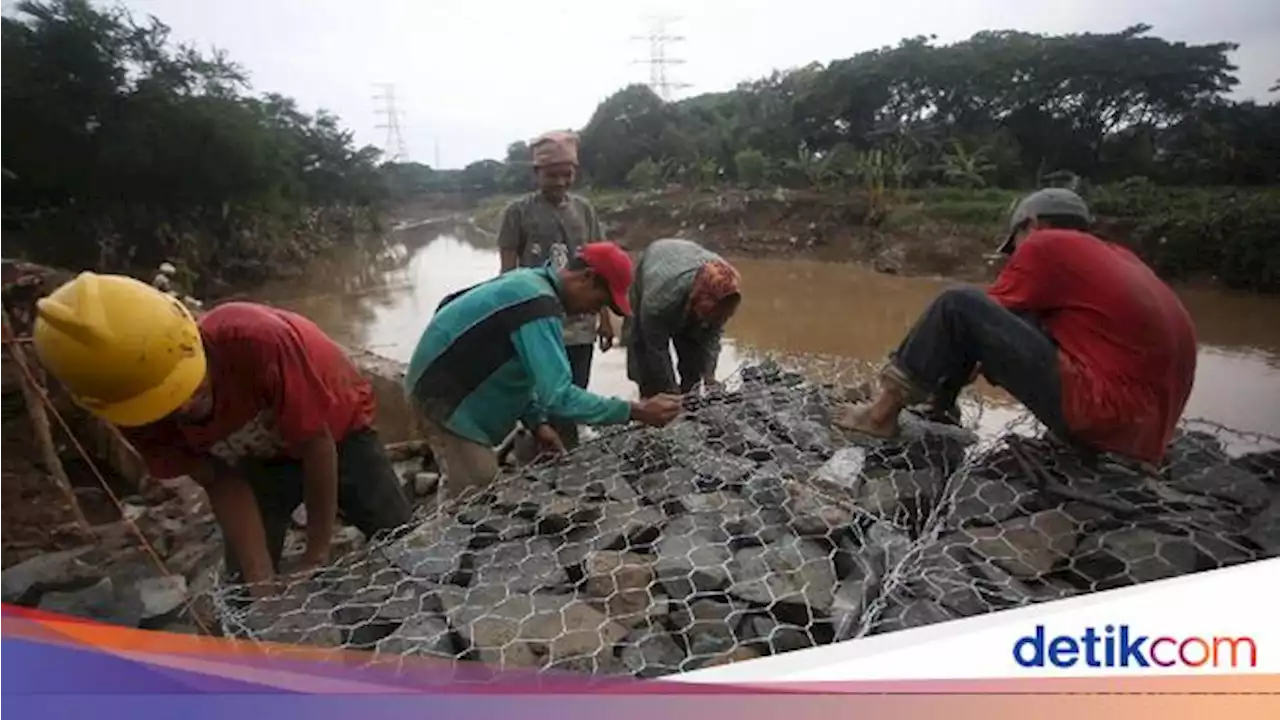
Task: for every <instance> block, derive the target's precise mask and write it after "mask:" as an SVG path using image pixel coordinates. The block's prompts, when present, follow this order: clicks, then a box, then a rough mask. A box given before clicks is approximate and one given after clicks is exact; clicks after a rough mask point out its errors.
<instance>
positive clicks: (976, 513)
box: [946, 473, 1036, 528]
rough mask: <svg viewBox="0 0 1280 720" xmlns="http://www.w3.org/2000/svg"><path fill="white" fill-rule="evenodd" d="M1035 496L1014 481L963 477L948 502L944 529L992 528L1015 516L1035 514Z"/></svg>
mask: <svg viewBox="0 0 1280 720" xmlns="http://www.w3.org/2000/svg"><path fill="white" fill-rule="evenodd" d="M1035 497H1036V493H1035V491H1034V490H1032V489H1031V488H1029V487H1027V486H1026V485H1024V484H1023V483H1022V482H1021V481H1017V480H1004V479H1000V480H997V479H992V478H986V477H983V476H981V475H979V474H976V473H975V474H972V475H965V476H962V477H961V479H960V484H959V487H958V488H957V489H956V491H955V493H954V495H952V496H951V498H950V503H951V505H950V509H949V512H947V515H946V523H947V526H948V527H953V528H955V527H964V526H965V525H969V524H971V523H977V524H982V525H994V524H996V523H999V522H1003V521H1004V520H1007V519H1009V518H1011V517H1013V516H1015V515H1025V514H1027V513H1030V512H1034V511H1035V509H1036V508H1035V504H1034V501H1035Z"/></svg>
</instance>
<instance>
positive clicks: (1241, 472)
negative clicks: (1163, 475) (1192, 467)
mask: <svg viewBox="0 0 1280 720" xmlns="http://www.w3.org/2000/svg"><path fill="white" fill-rule="evenodd" d="M1171 484H1172V485H1173V486H1174V487H1177V488H1179V489H1182V490H1186V491H1187V492H1193V493H1199V494H1202V495H1209V496H1212V497H1216V498H1221V499H1223V500H1229V501H1231V502H1233V503H1236V504H1238V505H1240V506H1241V508H1243V509H1244V510H1245V512H1250V513H1252V512H1257V511H1258V510H1261V509H1262V508H1264V507H1266V506H1267V504H1268V503H1269V502H1270V501H1271V488H1269V487H1267V484H1266V483H1265V482H1263V481H1262V478H1260V477H1258V476H1257V475H1254V474H1253V473H1251V472H1249V471H1248V470H1245V469H1243V468H1239V467H1235V466H1232V465H1216V466H1213V467H1208V468H1204V469H1201V470H1198V471H1195V472H1188V473H1184V474H1182V475H1177V476H1174V479H1173V480H1172V482H1171Z"/></svg>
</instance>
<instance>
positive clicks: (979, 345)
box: [838, 188, 1196, 469]
mask: <svg viewBox="0 0 1280 720" xmlns="http://www.w3.org/2000/svg"><path fill="white" fill-rule="evenodd" d="M1091 222H1092V219H1091V215H1090V212H1089V208H1088V207H1087V206H1086V205H1085V203H1084V200H1082V199H1081V198H1080V197H1079V196H1078V195H1076V194H1075V193H1073V192H1071V191H1069V190H1065V189H1061V188H1050V189H1046V190H1040V191H1038V192H1035V193H1033V194H1031V195H1029V196H1027V197H1026V198H1024V199H1023V200H1022V201H1021V202H1019V203H1018V205H1017V206H1016V207H1015V208H1014V210H1013V215H1012V217H1011V219H1010V229H1009V236H1008V238H1007V239H1006V240H1005V242H1004V243H1003V244H1002V245H1001V246H1000V252H1002V253H1005V254H1008V255H1009V256H1010V257H1009V259H1008V262H1007V264H1006V265H1005V267H1004V268H1003V269H1002V270H1001V271H1000V274H999V276H998V277H997V278H996V281H995V283H994V284H993V285H992V286H991V288H990V289H989V290H988V291H987V292H986V293H985V294H984V293H983V292H981V291H980V290H976V289H972V288H955V289H950V290H947V291H945V292H943V293H942V294H941V295H940V296H939V297H938V298H937V299H936V300H934V302H933V303H932V304H931V305H930V306H929V307H928V309H926V310H925V311H924V314H923V315H922V316H921V317H920V319H919V320H918V321H917V323H916V325H915V327H914V328H913V329H912V330H911V332H910V333H909V334H908V335H907V337H906V339H905V340H903V342H902V344H901V345H900V346H899V347H898V348H897V350H895V351H894V353H893V354H892V356H891V361H890V363H889V364H888V365H887V366H886V367H885V369H884V371H883V372H882V375H881V383H880V394H879V396H878V397H876V398H875V399H874V401H873V402H871V403H870V404H862V405H856V406H849V407H846V408H843V409H842V410H841V412H840V413H839V415H840V419H839V420H838V423H839V424H840V425H842V426H843V427H846V428H848V429H851V430H856V431H861V432H864V433H866V434H869V435H873V436H880V437H887V436H892V435H894V434H896V433H897V432H898V417H899V412H900V411H901V410H902V409H903V408H904V407H905V406H907V405H910V404H915V403H922V402H925V401H926V400H927V399H929V397H930V396H932V400H933V404H934V405H935V407H938V408H942V409H944V410H945V409H949V408H954V407H955V404H956V398H957V396H958V395H959V393H960V390H961V389H962V388H963V387H964V386H965V385H966V384H968V383H969V382H972V381H973V380H974V379H975V378H976V377H977V374H978V373H979V372H980V373H982V375H983V376H984V377H986V378H987V380H988V381H990V382H991V383H992V384H993V385H996V386H999V387H1003V388H1004V389H1005V390H1007V391H1008V392H1009V393H1010V394H1011V395H1013V396H1014V397H1015V398H1017V399H1018V401H1019V402H1021V403H1022V404H1024V405H1026V406H1027V408H1028V409H1029V410H1031V412H1032V413H1033V414H1035V416H1036V418H1037V419H1039V420H1040V422H1042V423H1044V424H1045V425H1046V426H1047V427H1048V429H1049V431H1050V433H1051V434H1052V435H1053V436H1054V437H1056V438H1057V439H1058V440H1060V441H1063V442H1066V443H1069V444H1071V445H1073V446H1075V447H1078V448H1082V449H1085V450H1087V451H1091V452H1109V453H1114V454H1115V455H1118V456H1121V457H1125V458H1128V459H1130V460H1134V461H1137V462H1139V463H1140V464H1143V465H1144V466H1147V467H1148V469H1150V466H1156V465H1158V464H1159V463H1160V462H1161V460H1162V459H1163V457H1164V453H1165V450H1166V448H1167V447H1168V444H1169V441H1170V440H1171V439H1172V436H1173V432H1174V430H1175V427H1176V425H1177V422H1178V419H1179V417H1180V416H1181V415H1182V411H1183V409H1184V408H1185V407H1186V404H1187V398H1188V397H1189V396H1190V394H1191V387H1192V383H1193V381H1194V379H1195V370H1196V337H1195V329H1194V327H1193V325H1192V322H1191V318H1190V316H1189V315H1188V314H1187V311H1186V309H1185V308H1184V307H1183V306H1182V303H1181V302H1180V301H1179V300H1178V297H1177V296H1176V295H1175V294H1174V293H1173V291H1172V290H1170V289H1169V287H1168V286H1167V285H1165V284H1164V283H1163V282H1162V281H1161V280H1160V279H1159V278H1157V277H1156V275H1155V273H1154V272H1152V271H1151V269H1150V268H1149V267H1147V266H1146V265H1145V264H1144V263H1143V262H1142V261H1141V260H1139V259H1138V257H1137V256H1136V255H1134V254H1133V253H1131V252H1129V251H1128V250H1126V249H1124V248H1122V247H1120V246H1118V245H1114V244H1112V243H1109V242H1106V241H1104V240H1101V239H1099V238H1097V237H1095V236H1094V235H1092V234H1090V232H1089V228H1090V225H1091Z"/></svg>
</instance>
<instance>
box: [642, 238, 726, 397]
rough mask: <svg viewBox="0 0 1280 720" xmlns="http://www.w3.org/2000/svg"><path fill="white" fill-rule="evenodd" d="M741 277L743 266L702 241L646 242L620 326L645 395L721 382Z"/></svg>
mask: <svg viewBox="0 0 1280 720" xmlns="http://www.w3.org/2000/svg"><path fill="white" fill-rule="evenodd" d="M738 285H739V276H738V271H737V270H736V269H735V268H734V267H733V266H732V265H730V264H729V263H728V262H726V261H725V260H724V259H723V258H721V257H720V256H719V255H717V254H715V253H713V252H711V251H710V250H706V249H704V248H703V247H702V246H700V245H698V244H697V243H694V242H690V241H688V240H680V239H674V238H669V239H663V240H656V241H654V242H653V243H651V244H650V245H649V247H648V248H646V249H645V251H644V254H643V255H642V256H641V257H640V262H639V264H638V266H637V267H636V277H635V282H634V283H633V284H632V286H631V296H630V299H631V307H632V309H633V311H634V312H633V315H632V316H631V317H629V318H627V319H626V320H625V321H624V323H623V326H622V338H623V344H624V345H626V347H627V377H628V378H630V379H631V381H632V382H634V383H636V385H638V386H639V388H640V397H642V398H647V397H652V396H654V395H657V394H660V393H670V394H675V393H680V394H684V393H688V392H690V391H691V390H693V389H694V388H695V387H696V386H697V385H698V383H699V382H702V383H703V384H704V385H705V386H714V385H715V384H716V379H715V374H716V363H717V361H718V360H719V359H720V341H721V339H722V337H723V335H724V326H725V325H726V324H727V323H728V322H729V320H730V319H731V318H732V317H733V314H734V313H735V312H736V311H737V309H738V305H739V304H740V303H741V301H742V295H741V293H740V291H739V288H738ZM673 345H674V346H675V351H676V363H677V368H678V370H679V372H680V377H679V380H678V381H677V379H676V376H675V372H674V371H673V369H672V367H671V348H672V346H673Z"/></svg>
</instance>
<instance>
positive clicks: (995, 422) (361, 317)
mask: <svg viewBox="0 0 1280 720" xmlns="http://www.w3.org/2000/svg"><path fill="white" fill-rule="evenodd" d="M393 240H394V241H395V242H394V244H393V245H392V246H391V248H389V249H387V250H384V251H381V252H379V253H372V252H368V251H361V250H357V249H354V248H351V249H343V250H342V251H339V252H335V253H333V254H331V255H329V256H326V257H322V258H320V259H318V260H315V261H314V262H312V263H311V264H310V265H309V266H308V267H307V268H306V271H305V273H304V274H302V275H301V276H299V277H295V278H290V279H286V280H279V281H275V282H272V283H269V284H267V285H265V286H263V287H261V288H259V289H258V290H256V291H255V292H254V293H253V294H252V295H253V297H254V298H255V299H257V300H262V301H265V302H269V303H272V304H275V305H278V306H280V307H285V308H289V309H291V310H294V311H297V312H300V313H302V314H304V315H306V316H308V317H310V318H311V319H312V320H314V321H315V322H316V323H318V324H319V325H320V326H321V327H322V328H324V329H325V330H326V331H327V332H328V333H330V334H331V335H332V336H333V337H334V338H335V339H336V340H338V341H339V342H342V343H344V344H347V345H350V346H361V347H365V348H367V349H369V350H371V351H373V352H376V353H378V354H380V355H383V356H386V357H389V358H392V359H396V360H401V361H407V360H408V359H409V356H410V354H411V353H412V352H413V348H414V345H415V344H416V343H417V340H418V336H419V334H420V333H421V332H422V330H423V328H424V327H425V326H426V323H427V321H428V319H429V318H430V316H431V313H432V311H433V310H434V309H435V307H436V305H437V304H438V303H439V302H440V300H441V299H442V298H443V297H444V296H445V295H446V294H448V293H450V292H452V291H454V290H457V289H460V288H463V287H466V286H468V285H471V284H474V283H476V282H479V281H481V280H484V279H486V278H489V277H491V276H493V275H494V274H495V273H496V272H497V270H498V256H497V249H496V246H495V245H494V241H493V238H492V237H491V236H488V235H486V234H485V233H483V232H480V231H477V230H474V229H471V228H466V227H464V228H456V227H449V226H443V225H419V226H416V227H412V228H408V229H403V230H398V231H396V232H395V233H393ZM735 264H736V265H737V267H738V268H739V270H740V271H741V272H742V276H743V294H744V301H743V304H742V307H741V309H740V310H739V311H738V314H737V316H736V317H735V318H734V319H733V321H732V322H731V323H730V324H729V327H728V328H727V330H726V336H727V338H726V342H725V347H724V354H723V356H722V358H721V362H720V370H719V374H720V375H722V376H726V375H728V374H731V373H732V372H733V371H734V369H735V368H736V367H738V365H739V363H740V362H742V361H743V359H744V358H745V357H747V356H748V355H751V354H758V353H768V354H786V355H796V356H826V357H836V358H842V359H844V360H842V362H848V363H849V364H850V365H851V366H852V365H853V364H854V363H857V362H868V363H876V362H879V361H880V360H882V359H883V358H884V357H885V355H886V354H887V353H888V352H889V351H890V350H891V349H892V348H893V347H894V346H895V345H896V344H897V343H898V342H899V341H900V340H901V338H902V336H903V334H904V333H905V332H906V331H907V330H908V329H909V328H910V326H911V324H912V322H913V321H914V320H915V318H916V316H917V315H918V314H919V313H920V311H921V310H923V309H924V307H925V306H926V305H927V304H928V302H929V301H930V299H932V298H933V297H934V296H935V295H936V294H937V293H938V292H939V291H940V290H941V289H943V288H945V287H946V286H947V284H948V282H947V281H946V280H941V279H929V278H910V277H901V276H892V275H883V274H879V273H876V272H873V271H871V270H867V269H864V268H861V267H859V266H855V265H849V264H837V263H823V262H816V261H800V260H748V259H735ZM1180 295H1181V296H1182V299H1183V302H1184V303H1185V304H1186V306H1187V309H1188V310H1189V311H1190V312H1191V314H1192V316H1193V317H1194V319H1195V321H1196V327H1197V332H1198V335H1199V339H1200V360H1199V364H1198V369H1197V377H1196V384H1195V390H1194V392H1193V394H1192V397H1191V401H1190V405H1189V407H1188V408H1187V411H1186V417H1188V418H1202V419H1206V420H1211V421H1215V422H1218V423H1222V424H1224V425H1227V426H1230V427H1232V428H1235V429H1237V430H1243V431H1248V432H1255V433H1263V434H1266V435H1271V436H1280V298H1275V297H1266V296H1258V295H1250V294H1236V293H1229V292H1225V291H1221V290H1200V289H1184V290H1180ZM624 353H625V351H624V350H622V349H620V348H614V349H612V350H610V351H608V352H606V353H600V352H597V353H596V356H595V365H594V367H593V369H592V376H591V389H592V390H594V391H597V392H601V393H607V394H612V395H620V396H623V397H634V395H635V386H634V385H633V384H631V383H630V382H629V381H628V380H627V378H626V362H625V354H624ZM983 395H984V397H985V402H984V403H983V405H984V408H985V409H984V411H983V414H982V421H981V425H982V426H983V427H985V428H994V427H998V426H1000V425H1003V424H1005V423H1006V422H1008V421H1009V420H1011V419H1013V418H1014V417H1015V416H1016V414H1017V413H1016V411H1015V408H1016V406H1015V405H1012V404H1011V403H1010V400H1009V398H1007V397H1005V396H1003V395H1002V394H1001V393H999V392H993V391H991V390H990V389H985V390H984V391H983Z"/></svg>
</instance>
